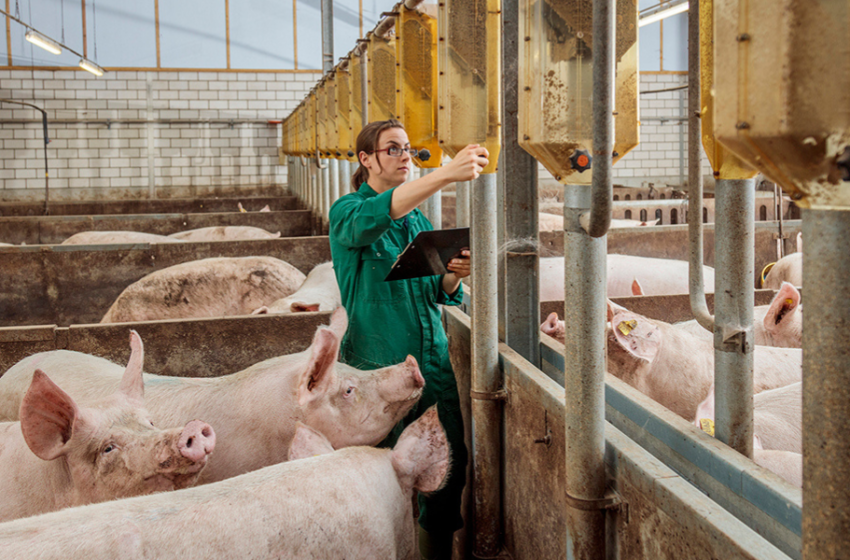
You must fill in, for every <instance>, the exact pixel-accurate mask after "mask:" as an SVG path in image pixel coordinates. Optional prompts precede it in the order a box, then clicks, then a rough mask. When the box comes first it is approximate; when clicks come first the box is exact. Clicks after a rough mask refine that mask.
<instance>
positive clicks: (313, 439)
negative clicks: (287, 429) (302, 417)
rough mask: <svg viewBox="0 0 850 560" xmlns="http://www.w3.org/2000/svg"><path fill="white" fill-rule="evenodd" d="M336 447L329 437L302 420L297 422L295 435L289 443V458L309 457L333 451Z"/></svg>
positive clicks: (291, 459) (295, 459)
mask: <svg viewBox="0 0 850 560" xmlns="http://www.w3.org/2000/svg"><path fill="white" fill-rule="evenodd" d="M333 451H334V448H333V446H332V445H331V442H329V441H328V438H326V437H325V436H323V435H322V434H321V433H319V432H317V431H316V430H314V429H313V428H311V427H310V426H305V425H304V424H302V423H301V422H297V423H296V424H295V437H293V438H292V443H291V444H289V460H290V461H297V460H298V459H307V458H308V457H315V456H316V455H324V454H326V453H333Z"/></svg>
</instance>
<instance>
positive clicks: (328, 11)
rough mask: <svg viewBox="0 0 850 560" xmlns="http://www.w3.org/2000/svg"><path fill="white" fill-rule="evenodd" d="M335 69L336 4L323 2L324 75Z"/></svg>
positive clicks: (324, 0) (323, 0)
mask: <svg viewBox="0 0 850 560" xmlns="http://www.w3.org/2000/svg"><path fill="white" fill-rule="evenodd" d="M333 67H334V2H333V0H322V73H323V74H325V75H327V74H328V73H330V72H331V71H332V70H333Z"/></svg>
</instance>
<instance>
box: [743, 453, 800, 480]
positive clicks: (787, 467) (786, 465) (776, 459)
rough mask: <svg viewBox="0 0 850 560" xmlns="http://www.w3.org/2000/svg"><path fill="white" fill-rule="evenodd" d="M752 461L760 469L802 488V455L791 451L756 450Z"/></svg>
mask: <svg viewBox="0 0 850 560" xmlns="http://www.w3.org/2000/svg"><path fill="white" fill-rule="evenodd" d="M753 460H754V461H755V462H756V464H757V465H758V466H760V467H764V468H766V469H767V470H769V471H771V472H773V473H774V474H777V475H779V476H781V477H782V478H784V479H785V480H787V481H788V482H790V483H791V484H793V485H794V486H797V487H800V488H802V487H803V455H802V454H801V453H795V452H793V451H777V450H775V449H756V450H754V451H753Z"/></svg>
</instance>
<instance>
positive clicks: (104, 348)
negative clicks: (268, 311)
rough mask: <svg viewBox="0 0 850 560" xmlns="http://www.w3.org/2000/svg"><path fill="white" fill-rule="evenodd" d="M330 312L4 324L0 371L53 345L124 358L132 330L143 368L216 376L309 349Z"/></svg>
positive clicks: (0, 335)
mask: <svg viewBox="0 0 850 560" xmlns="http://www.w3.org/2000/svg"><path fill="white" fill-rule="evenodd" d="M329 322H330V313H324V312H323V313H298V314H294V315H251V316H247V317H223V318H216V319H188V320H182V319H181V320H169V321H146V322H141V323H133V324H132V325H126V324H124V325H121V324H116V325H75V326H72V327H70V328H57V327H54V326H44V327H30V328H24V329H21V328H0V375H2V374H3V373H4V372H5V371H6V370H8V369H9V368H10V367H12V366H13V365H14V364H16V363H17V362H19V361H20V360H22V359H24V358H26V357H27V356H31V355H32V354H36V353H38V352H46V351H49V350H59V349H65V350H74V351H77V352H83V353H85V354H92V355H94V356H100V357H102V358H106V359H108V360H111V361H113V362H115V363H118V364H126V363H127V360H128V359H129V357H130V345H129V343H128V336H129V330H130V328H131V327H132V328H133V329H135V330H136V331H137V332H138V333H139V335H140V336H141V337H142V340H143V341H144V343H145V371H146V372H148V373H158V374H161V375H174V376H179V377H217V376H220V375H226V374H228V373H234V372H237V371H240V370H243V369H245V368H247V367H248V366H251V365H253V364H255V363H258V362H261V361H263V360H266V359H269V358H273V357H275V356H283V355H286V354H292V353H295V352H301V351H302V350H305V349H306V348H307V347H308V346H310V343H311V341H312V339H313V334H314V333H315V332H316V329H317V328H318V327H319V325H326V324H328V323H329Z"/></svg>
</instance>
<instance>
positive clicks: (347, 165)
mask: <svg viewBox="0 0 850 560" xmlns="http://www.w3.org/2000/svg"><path fill="white" fill-rule="evenodd" d="M350 169H351V162H349V161H348V160H347V159H341V160H339V193H338V194H339V196H343V195H346V194H348V193H349V192H351V172H350Z"/></svg>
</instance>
